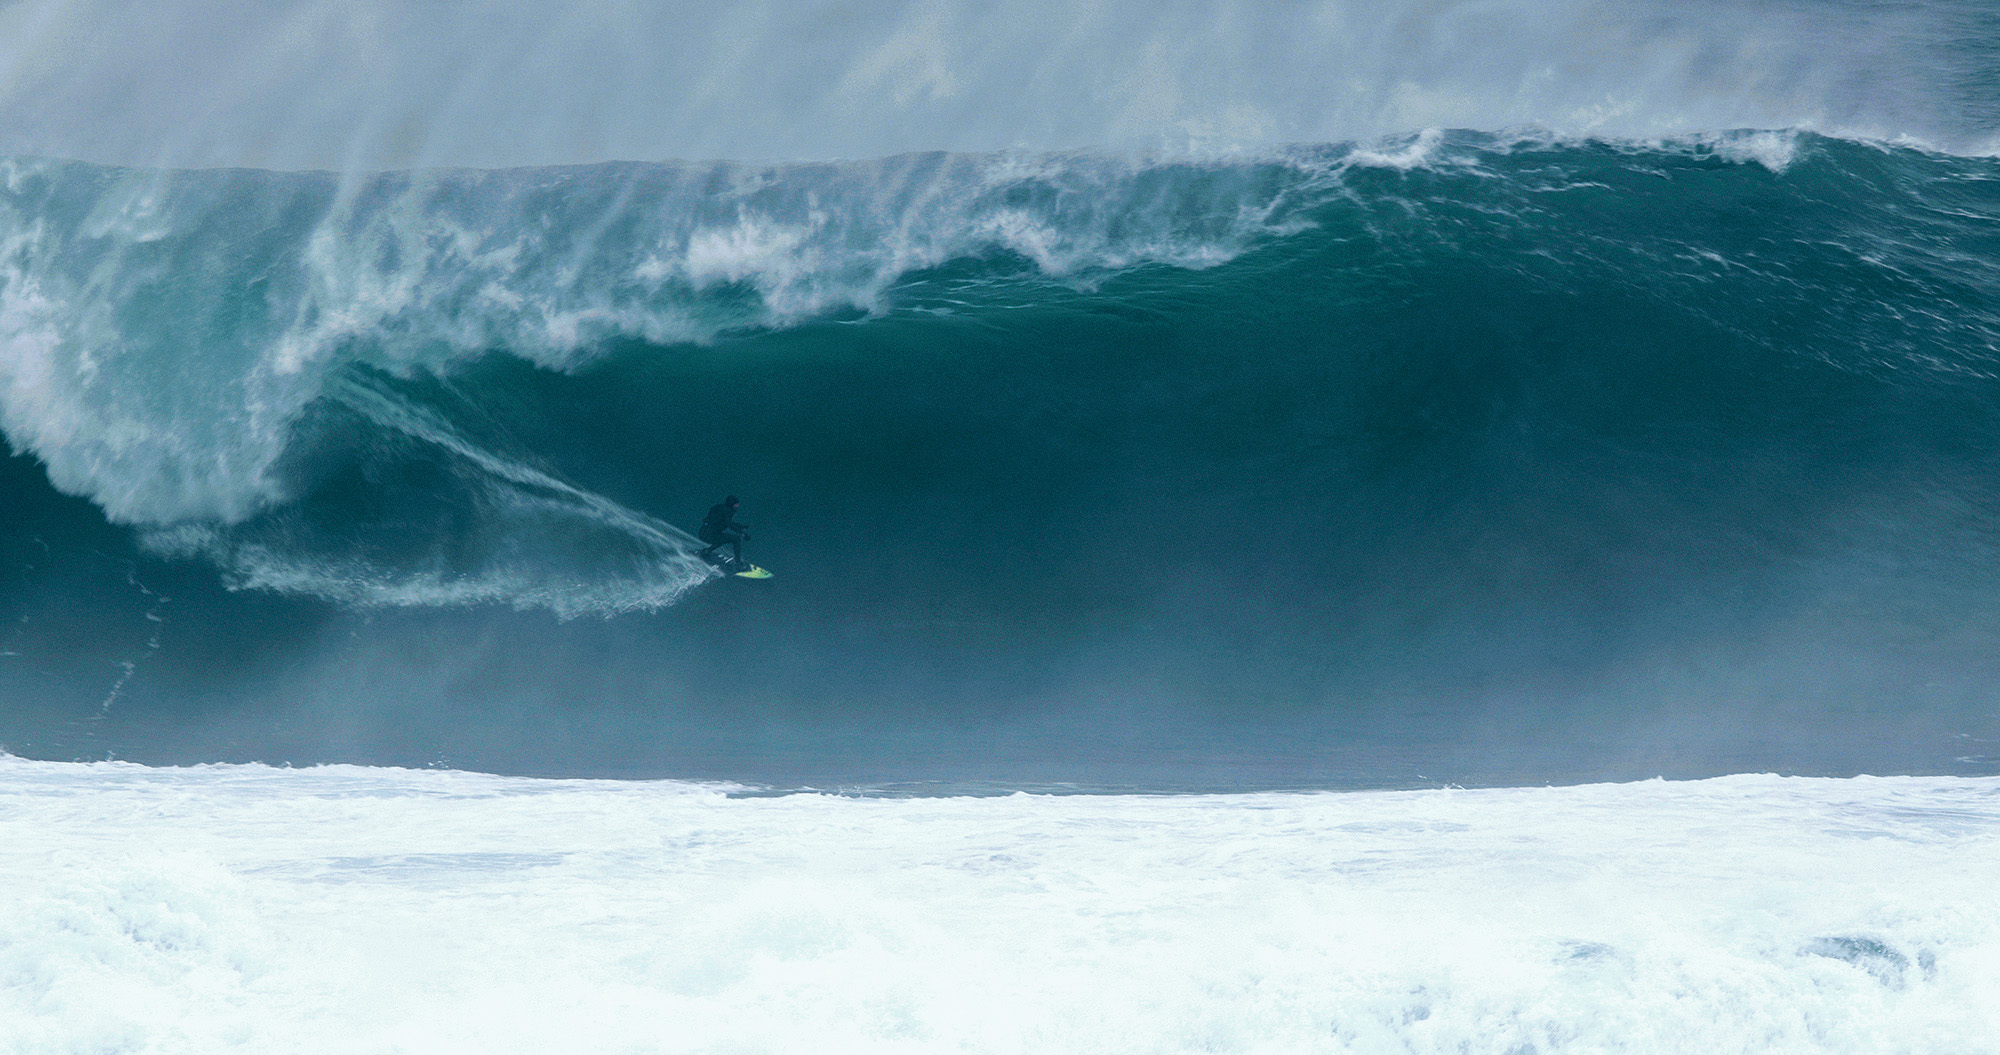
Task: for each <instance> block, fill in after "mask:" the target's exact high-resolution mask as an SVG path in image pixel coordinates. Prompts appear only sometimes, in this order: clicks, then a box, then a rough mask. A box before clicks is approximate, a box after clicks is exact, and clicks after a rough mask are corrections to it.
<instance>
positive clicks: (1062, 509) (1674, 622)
mask: <svg viewBox="0 0 2000 1055" xmlns="http://www.w3.org/2000/svg"><path fill="white" fill-rule="evenodd" d="M4 187H5V189H4V192H0V341H5V342H7V344H8V348H9V354H10V362H11V364H12V365H11V366H10V368H9V369H10V371H11V372H10V374H9V376H8V378H7V382H8V384H7V387H6V388H5V391H4V394H0V409H4V424H5V427H6V430H7V435H8V438H9V441H10V442H11V443H12V444H13V445H14V449H15V450H16V452H17V453H19V454H22V455H27V456H31V457H32V459H33V462H34V463H35V464H32V465H31V464H28V459H26V458H23V459H17V460H16V461H15V462H14V463H12V465H11V467H10V469H9V475H8V477H7V480H8V482H7V484H6V487H7V489H8V494H9V496H10V500H9V501H8V503H7V504H6V505H7V513H6V516H7V517H8V520H7V521H6V522H5V523H4V525H0V527H4V532H5V534H4V544H5V546H6V551H5V552H6V557H7V561H8V566H9V567H10V568H14V569H16V570H15V571H13V572H12V573H11V574H12V575H13V578H12V579H11V580H10V581H9V582H8V583H7V584H6V586H5V588H4V589H5V592H4V597H5V600H6V603H7V604H8V605H9V607H10V611H11V612H12V615H11V616H9V619H10V622H9V623H8V624H7V625H8V626H10V627H12V630H11V631H10V633H11V634H12V637H11V638H9V639H8V640H7V641H4V642H0V648H4V649H6V650H8V651H10V652H14V653H16V655H14V656H10V657H0V661H4V662H5V663H8V664H10V666H8V667H6V668H4V669H0V706H4V707H5V708H6V710H5V712H4V713H6V714H7V715H9V717H8V719H7V721H6V723H5V724H0V743H5V744H6V746H8V747H9V748H10V749H12V750H15V751H17V752H20V753H28V754H37V755H46V756H52V757H79V756H84V755H91V756H95V757H102V756H103V755H104V754H105V753H107V752H115V753H117V754H118V755H119V756H120V757H139V758H142V759H151V760H193V759H221V758H228V759H239V758H243V759H248V758H257V759H264V760H289V761H312V760H321V759H329V758H339V759H346V760H355V761H367V762H377V763H400V764H424V763H429V762H438V761H445V762H450V763H451V764H454V765H462V766H469V767H472V768H488V769H502V770H511V771H527V772H565V773H570V772H617V773H647V774H655V775H678V776H710V775H713V776H728V777H736V778H746V779H755V780H765V781H770V782H776V783H781V784H785V783H798V782H813V781H820V782H828V781H842V780H845V781H851V782H863V783H871V782H872V783H883V782H893V781H902V780H913V781H926V780H930V781H955V782H960V784H958V785H954V786H972V785H968V784H965V783H964V782H973V784H978V782H982V781H984V782H994V783H995V784H997V786H1019V785H1021V784H1024V783H1036V784H1046V783H1051V782H1071V783H1080V784H1086V785H1092V786H1104V785H1119V786H1128V785H1139V786H1153V787H1173V788H1179V787H1193V786H1217V785H1228V786H1239V785H1242V784H1266V785H1268V784H1304V785H1351V784H1411V783H1423V782H1427V781H1438V780H1458V781H1483V782H1519V781H1524V780H1525V781H1537V780H1544V779H1547V780H1566V779H1582V778H1591V777H1602V776H1649V775H1653V774H1655V773H1669V774H1676V775H1691V774H1696V773H1709V772H1723V771H1733V770H1741V769H1779V770H1785V771H1797V772H1826V773H1834V772H1840V773H1845V772H1861V771H1898V772H1947V771H1948V772H1988V771H1990V768H1991V764H1992V762H1991V756H1990V755H1989V754H1988V753H1987V752H1986V751H1985V750H1983V749H1982V748H1981V747H1980V746H1979V744H1980V742H1981V741H1982V740H1984V739H1986V738H1987V737H1988V736H1990V735H1992V734H1993V733H1994V716H1993V715H1992V713H1991V706H1990V702H1989V701H1990V699H1991V698H1992V697H1991V692H1992V690H1993V688H1994V687H1995V684H1996V682H1995V675H1996V673H2000V671H1996V667H1995V661H1994V659H1993V658H1992V657H1993V655H1994V650H1993V647H1992V646H1993V644H1994V636H1995V633H1996V629H2000V621H1996V616H2000V611H1996V607H1995V605H1994V603H1993V601H1992V598H1993V597H1994V596H1995V594H1994V586H1995V579H1996V573H2000V559H1996V550H1995V541H1996V534H1995V528H1994V517H1995V515H1996V513H2000V491H1996V489H1995V487H1994V484H1993V480H1994V478H1995V469H1996V467H2000V466H1996V457H2000V420H1996V409H2000V402H1996V396H2000V391H1997V390H1996V381H1995V379H1994V367H1995V363H1996V361H2000V336H1997V335H2000V314H1996V311H2000V300H1996V297H1997V296H2000V255H1996V252H1995V250H1996V247H1997V243H1996V239H2000V163H1996V162H1995V161H1994V160H1992V159H1988V158H1963V157H1952V156H1947V155H1939V154H1932V153H1926V152H1921V151H1917V150H1912V149H1904V148H1894V147H1883V146H1878V145H1872V144H1864V143H1856V142H1850V141H1845V140H1838V139H1829V138H1822V137H1817V136H1813V135H1811V134H1806V133H1735V134H1730V135H1723V136H1710V137H1697V138H1692V139H1687V140H1681V141H1673V142H1669V143H1665V144H1651V145H1639V144H1627V143H1616V142H1605V141H1589V140H1583V141H1568V140H1553V139H1548V138H1508V137H1496V136H1491V135H1478V134H1472V133H1450V134H1436V133H1427V134H1425V135H1424V136H1419V137H1408V138H1405V139H1401V140H1397V141H1394V142H1391V143H1388V144H1384V145H1382V146H1380V147H1378V148H1373V149H1370V150H1367V151H1363V150H1360V149H1358V148H1354V147H1349V146H1328V147H1313V148H1296V149H1292V150H1289V151H1286V152H1282V153H1279V154H1274V155H1271V156H1269V157H1266V158H1264V159H1262V160H1257V161H1243V162H1227V163H1224V162H1206V163H1201V164H1194V163H1172V164H1168V163H1156V164H1144V163H1137V162H1132V161H1126V160H1119V159H1115V158H1111V157H1109V156H1100V155H1088V154H1085V155H1061V156H1046V157H1041V158H1039V159H1037V160H1035V162H1034V163H1033V164H1029V163H1027V159H1023V158H1018V157H1011V156H983V155H981V156H973V155H911V156H906V157H901V158H895V159H890V160H887V161H882V162H873V163H857V164H840V165H834V164H828V165H811V166H791V167H779V168H755V167H746V166H737V165H710V166H630V165H628V166H599V167H591V168H577V169H532V170H508V171H498V172H480V173H475V172H439V173H431V174H425V175H415V176H413V175H390V176H381V177H365V178H348V179H344V180H343V179H337V178H335V177H332V176H325V175H314V174H274V173H263V172H250V171H230V172H146V171H137V170H119V169H105V168H97V167H91V166H85V165H80V164H75V163H56V162H46V161H34V160H19V161H15V162H11V163H9V166H8V170H7V180H6V182H5V184H4ZM44 474H46V475H44ZM51 481H52V482H53V484H54V486H55V488H57V489H59V490H60V491H63V492H68V493H69V494H71V495H75V496H79V498H80V500H79V499H78V498H64V497H59V496H58V495H57V494H56V492H55V491H52V490H50V487H49V483H50V482H51ZM725 492H729V493H736V494H740V495H742V496H744V499H745V507H744V510H743V514H742V515H743V518H744V519H745V520H748V521H750V522H751V523H752V524H753V525H754V527H755V532H754V537H753V541H752V543H751V547H750V555H751V558H752V559H753V560H755V561H757V562H758V563H760V564H764V565H766V566H768V567H770V568H772V569H773V570H774V571H776V572H777V575H778V577H777V578H776V579H775V580H773V581H772V582H771V583H768V584H761V585H759V584H748V583H740V582H729V581H708V580H707V578H706V573H705V571H704V568H703V566H702V565H700V564H699V563H698V562H695V561H693V560H692V559H691V558H690V557H689V555H688V551H689V546H688V543H687V540H686V537H685V536H684V535H683V534H682V533H681V531H680V529H681V528H691V527H692V526H693V525H694V523H695V522H696V521H697V520H698V519H699V517H700V514H701V512H702V511H703V509H705V508H706V507H707V505H709V504H710V503H712V502H714V501H716V500H717V499H718V498H720V496H721V495H722V494H723V493H725ZM161 598H166V600H161ZM127 663H130V664H132V666H131V667H130V668H127V667H125V666H124V664H127ZM107 695H109V696H110V697H111V698H110V699H109V700H108V701H107V700H106V696H107ZM107 703H108V706H107ZM979 786H985V785H979Z"/></svg>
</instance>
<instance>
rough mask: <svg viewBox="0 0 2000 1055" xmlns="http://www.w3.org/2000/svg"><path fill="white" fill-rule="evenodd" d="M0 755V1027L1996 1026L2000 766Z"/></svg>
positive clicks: (1920, 1031) (1056, 1044) (1741, 1037)
mask: <svg viewBox="0 0 2000 1055" xmlns="http://www.w3.org/2000/svg"><path fill="white" fill-rule="evenodd" d="M727 791H728V789H727V788H724V787H719V786H701V785H691V784H677V783H671V782H661V783H630V782H610V781H605V782H586V781H535V780H520V779H503V778H496V777H486V776H478V775H473V774H465V773H451V772H412V771H395V770H367V769H357V768H351V767H332V768H326V769H312V770H299V771H290V770H274V769H267V768H262V767H239V766H205V767H199V768H195V769H181V770H154V769H145V768H141V767H137V766H130V765H124V764H115V763H100V764H88V765H80V764H58V763H41V762H26V761H19V760H0V802H4V808H0V882H4V883H5V885H6V889H7V890H8V891H9V897H8V898H6V899H5V900H3V901H0V1050H6V1051H10V1052H24V1053H25V1052H55V1051H98V1050H120V1051H139V1050H143V1051H152V1052H162V1053H170V1052H201V1053H204V1055H206V1053H214V1052H228V1051H271V1050H283V1051H301V1052H310V1051H339V1052H376V1051H380V1052H388V1051H424V1052H435V1051H478V1052H513V1051H520V1052H536V1053H548V1052H568V1051H575V1052H592V1053H596V1052H604V1051H635V1052H636V1051H648V1052H652V1051H658V1052H715V1051H732V1052H753V1051H768V1052H802V1053H803V1052H812V1053H821V1052H827V1051H908V1052H920V1051H922V1052H928V1051H946V1050H949V1051H970V1052H1069V1051H1102V1052H1178V1051H1190V1052H1191V1051H1240V1052H1306V1051H1324V1052H1356V1053H1360V1052H1370V1053H1373V1052H1426V1053H1429V1052H1436V1053H1444V1052H1454V1053H1481V1052H1491V1053H1495V1055H1500V1053H1510V1052H1529V1051H1534V1052H1542V1053H1557V1052H1605V1051H1621V1052H1641V1053H1643V1052H1689V1051H1703V1052H1771V1051H1787V1052H1869V1053H1875V1052H1881V1053H1889V1052H1911V1053H1916V1052H1939V1051H1952V1052H1963V1053H1979V1052H1993V1051H2000V1040H1996V1038H2000V982H1996V979H2000V906H1996V903H1995V901H1994V899H1993V897H1992V890H1993V888H1994V884H1995V883H1996V882H1997V881H2000V839H1996V838H1995V835H1996V833H2000V782H1995V781H1993V780H1981V779H1947V778H1889V779H1873V778H1859V779H1854V780H1799V779H1781V778H1776V777H1732V778H1725V779H1719V780H1709V781H1701V782H1695V783H1662V782H1657V781H1656V782H1650V783H1643V784H1633V785H1599V786H1588V787H1575V788H1561V789H1557V788H1539V789H1511V790H1488V791H1461V790H1439V791H1419V792H1367V793H1343V794H1256V795H1224V796H1178V797H1176V796H1169V797H1158V796H1145V797H1118V796H1103V797H1090V796H1084V797H1045V796H1030V795H1015V796H1011V797H1001V798H937V799H883V798H846V797H838V796H831V795H818V794H805V795H791V796H784V797H776V798H732V797H729V796H728V795H727V794H726V792H727Z"/></svg>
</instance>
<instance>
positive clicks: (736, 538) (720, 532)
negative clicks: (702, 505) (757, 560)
mask: <svg viewBox="0 0 2000 1055" xmlns="http://www.w3.org/2000/svg"><path fill="white" fill-rule="evenodd" d="M741 504H742V503H741V502H739V501H737V499H736V496H735V495H730V496H729V497H728V498H725V499H723V500H722V502H721V504H720V505H716V506H711V507H710V508H709V510H708V516H706V517H703V518H702V521H701V532H700V536H699V537H700V538H701V540H702V541H703V542H706V543H708V548H707V549H705V550H702V551H701V559H702V560H705V561H708V562H710V563H714V561H715V552H716V551H717V550H719V549H721V548H722V547H724V546H728V547H729V549H730V551H731V552H732V553H734V554H735V556H733V557H731V558H730V561H729V563H731V564H741V563H743V540H744V539H747V538H749V537H750V525H748V524H739V523H737V522H736V507H737V506H738V505H741Z"/></svg>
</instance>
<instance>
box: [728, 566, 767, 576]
mask: <svg viewBox="0 0 2000 1055" xmlns="http://www.w3.org/2000/svg"><path fill="white" fill-rule="evenodd" d="M736 577H737V578H739V579H768V578H770V577H771V573H770V572H768V571H765V570H764V569H762V568H759V567H758V566H756V565H755V564H752V565H751V566H750V567H748V568H746V569H744V570H742V571H739V572H737V573H736Z"/></svg>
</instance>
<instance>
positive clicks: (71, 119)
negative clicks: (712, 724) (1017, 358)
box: [0, 0, 2000, 170]
mask: <svg viewBox="0 0 2000 1055" xmlns="http://www.w3.org/2000/svg"><path fill="white" fill-rule="evenodd" d="M1992 18H1993V16H1992V15H1991V14H1990V13H1984V11H1983V9H1982V8H1980V7H1978V6H1977V5H1973V4H1964V3H1954V4H1922V5H1916V4H1890V5H1883V4H1861V3H1839V2H1828V3H1798V2H1790V0H1777V2H1759V3H1753V4H1725V3H1696V4H1653V3H1639V2H1626V0H1607V2H1584V0H1543V2H1525V0H1506V2H1478V3H1474V2H1445V0H1399V2H1396V3H1389V4H1375V3H1358V2H1352V0H1324V2H1316V3H1307V2H1286V3H1280V4H1265V3H1256V4H1249V3H1225V2H1215V0H1202V2H1188V0H1177V2H1172V3H1153V2H1145V3H1139V2H1100V3H1091V4H1085V5H1055V6H1051V5H1049V4H1047V3H1045V2H1041V0H992V2H968V0H895V2H885V3H865V4H864V3H850V2H845V0H839V2H789V3H778V2H770V0H758V2H748V3H738V4H729V5H726V6H724V7H720V8H718V7H716V6H715V5H711V4H704V3H686V2H679V3H664V4H662V3H639V2H623V0H598V2H591V3H584V4H574V5H568V6H565V7H562V8H559V9H558V8H552V7H548V6H547V5H537V4H520V3H506V2H498V0H434V2H425V3H389V2H374V0H365V2H359V3H340V2H320V3H314V2H279V3H265V2H261V0H258V2H251V0H225V2H220V3H208V2H200V3H193V2H179V0H174V2H167V3H140V2H134V0H12V2H10V3H7V4H0V154H11V155H23V154H34V155H46V156H55V157H64V158H75V159H81V160H89V161H98V162H105V163H115V164H127V165H141V166H165V167H210V166H246V167H256V168H271V169H300V168H316V169H335V170H351V169H384V168H410V167H428V166H476V167H506V166H521V165H550V164H572V163H586V162H597V161H606V160H652V161H658V160H670V159H732V160H772V159H780V160H800V159H812V160H821V159H835V158H873V157H884V156H889V155H893V154H900V153H906V152H912V151H930V150H944V151H954V152H970V151H991V150H1000V149H1021V150H1029V151H1047V150H1063V149H1075V148H1083V147H1091V148H1117V149H1136V150H1140V151H1145V152H1152V153H1160V152H1165V153H1180V154H1189V153H1192V154H1199V155H1206V156H1216V155H1225V156H1226V155H1229V154H1232V153H1236V152H1243V151H1252V152H1254V151H1258V150H1263V149H1267V148H1270V147H1272V146H1274V145H1278V144H1285V143H1297V142H1311V143H1316V142H1340V141H1350V140H1368V139H1373V138H1376V137H1379V136H1382V135H1385V134H1396V133H1405V132H1412V131H1415V130H1418V129H1422V128H1432V127H1438V128H1472V129H1482V130H1495V129H1501V128H1512V127H1520V126H1534V127H1539V128H1543V129H1548V130H1552V131H1555V132H1557V133H1559V134H1566V135H1603V136H1622V137H1640V138H1657V137H1660V136H1668V135H1684V134H1689V133H1694V132H1702V131H1709V130H1716V129H1730V128H1807V129H1814V130H1817V131H1821V132H1824V133H1827V134H1838V135H1851V136H1865V137H1873V138H1881V139H1891V140H1894V139H1905V140H1909V141H1914V142H1919V143H1924V144H1929V145H1932V146H1934V147H1936V148H1939V149H1946V150H1956V151H1972V152H1978V151H1984V150H1989V149H1991V148H1992V146H1993V144H1994V139H1993V136H1994V129H1995V127H1996V116H2000V109H1996V107H2000V100H1996V98H1995V97H1994V93H1993V91H1992V88H1991V82H1990V80H1987V79H1985V78H1983V77H1982V76H1981V71H1982V70H1985V69H1987V68H1988V67H1989V66H1990V61H1991V60H1990V56H1989V55H1988V54H1987V53H1986V51H1985V50H1984V49H1986V48H1989V47H1990V46H1991V41H1992V39H1993V38H1994V26H1993V23H1992Z"/></svg>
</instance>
